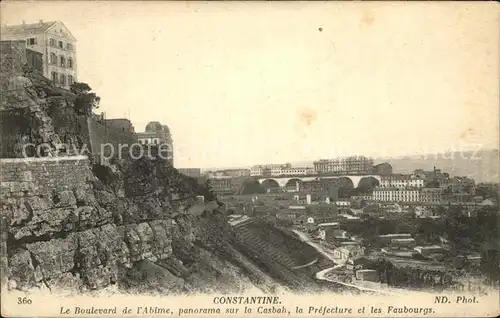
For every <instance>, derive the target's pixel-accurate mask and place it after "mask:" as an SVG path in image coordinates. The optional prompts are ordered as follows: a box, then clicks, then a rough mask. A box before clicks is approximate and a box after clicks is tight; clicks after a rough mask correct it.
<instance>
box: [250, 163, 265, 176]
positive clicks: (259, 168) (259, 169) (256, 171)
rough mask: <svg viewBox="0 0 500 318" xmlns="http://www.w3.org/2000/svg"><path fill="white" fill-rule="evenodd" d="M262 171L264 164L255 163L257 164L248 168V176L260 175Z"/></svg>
mask: <svg viewBox="0 0 500 318" xmlns="http://www.w3.org/2000/svg"><path fill="white" fill-rule="evenodd" d="M263 173H264V166H262V165H257V166H253V167H252V168H250V176H251V177H258V176H262V175H263Z"/></svg>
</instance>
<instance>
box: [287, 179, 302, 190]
mask: <svg viewBox="0 0 500 318" xmlns="http://www.w3.org/2000/svg"><path fill="white" fill-rule="evenodd" d="M299 182H302V180H301V179H300V178H290V179H289V180H288V181H287V182H286V183H285V187H286V188H291V187H296V186H297V183H299Z"/></svg>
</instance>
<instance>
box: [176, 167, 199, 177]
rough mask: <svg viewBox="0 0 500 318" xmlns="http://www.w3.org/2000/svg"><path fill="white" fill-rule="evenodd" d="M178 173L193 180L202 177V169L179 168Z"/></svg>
mask: <svg viewBox="0 0 500 318" xmlns="http://www.w3.org/2000/svg"><path fill="white" fill-rule="evenodd" d="M177 171H179V172H180V173H182V174H183V175H185V176H188V177H191V178H199V177H200V176H201V169H200V168H178V169H177Z"/></svg>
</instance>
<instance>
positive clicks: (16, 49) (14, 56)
mask: <svg viewBox="0 0 500 318" xmlns="http://www.w3.org/2000/svg"><path fill="white" fill-rule="evenodd" d="M0 55H1V58H0V78H1V82H2V84H5V82H6V81H7V80H8V79H9V77H11V76H15V75H20V74H21V73H22V69H23V65H24V64H25V63H26V41H0ZM2 88H4V87H2Z"/></svg>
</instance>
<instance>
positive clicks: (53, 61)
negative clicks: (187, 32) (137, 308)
mask: <svg viewBox="0 0 500 318" xmlns="http://www.w3.org/2000/svg"><path fill="white" fill-rule="evenodd" d="M50 64H53V65H56V64H57V56H56V54H55V53H50Z"/></svg>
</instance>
